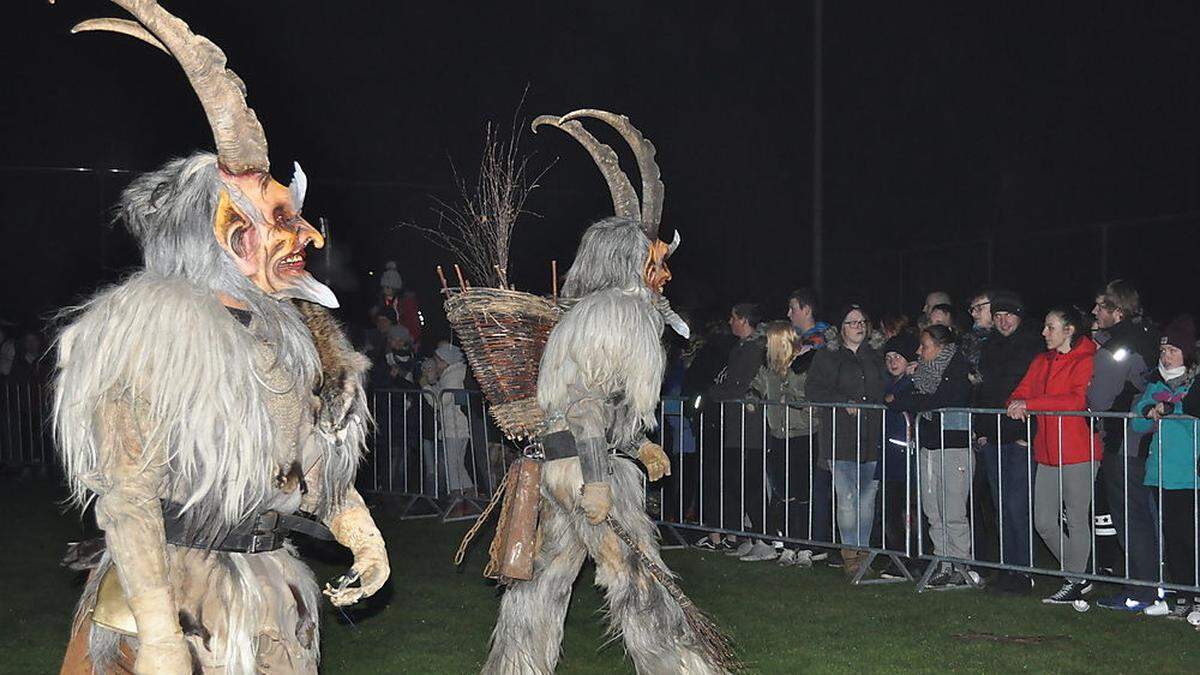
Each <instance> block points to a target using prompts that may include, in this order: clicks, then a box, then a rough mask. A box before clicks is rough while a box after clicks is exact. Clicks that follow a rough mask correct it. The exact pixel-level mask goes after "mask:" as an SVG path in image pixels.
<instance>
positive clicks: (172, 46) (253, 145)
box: [72, 0, 270, 174]
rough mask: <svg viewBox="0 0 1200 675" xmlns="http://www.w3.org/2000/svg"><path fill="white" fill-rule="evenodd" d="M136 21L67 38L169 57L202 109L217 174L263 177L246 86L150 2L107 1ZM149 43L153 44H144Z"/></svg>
mask: <svg viewBox="0 0 1200 675" xmlns="http://www.w3.org/2000/svg"><path fill="white" fill-rule="evenodd" d="M113 2H114V3H115V4H117V5H119V6H120V7H122V8H123V9H124V10H125V11H127V12H129V13H130V14H132V15H133V16H134V18H136V19H137V20H138V23H140V24H141V25H140V26H134V25H133V22H131V21H124V20H121V19H100V20H93V21H84V22H83V23H80V24H79V25H77V26H76V27H75V28H74V29H73V31H72V32H83V31H89V30H101V31H110V32H115V33H123V34H125V35H131V36H133V37H136V38H138V39H141V40H143V41H145V42H149V43H150V44H152V45H154V46H156V47H159V48H160V49H164V48H165V51H169V52H170V53H171V55H172V56H174V57H175V60H176V61H178V62H179V65H180V66H181V67H182V68H183V72H184V73H185V74H186V75H187V78H188V81H189V82H191V85H192V89H193V90H195V92H196V96H197V97H199V99H200V105H202V106H203V107H204V114H205V115H206V116H207V117H208V124H209V126H211V127H212V132H213V141H214V142H215V143H216V146H217V157H218V159H219V161H220V163H221V166H222V168H224V169H225V170H226V171H228V172H230V173H234V174H242V173H248V172H252V171H267V170H268V169H269V168H270V161H269V159H268V156H267V137H266V134H264V133H263V128H262V125H261V124H259V121H258V117H257V116H256V115H255V114H254V110H252V109H251V108H250V106H248V105H246V85H245V84H244V83H242V80H241V78H239V77H238V76H237V75H235V74H234V72H233V71H231V70H228V69H227V68H226V67H225V53H224V52H222V51H221V48H220V47H218V46H217V45H216V44H214V43H213V42H212V41H211V40H209V39H208V38H206V37H204V36H203V35H196V34H195V33H193V32H192V31H191V29H190V28H188V25H187V24H186V23H184V22H183V20H181V19H179V18H177V17H175V16H174V15H172V14H171V13H170V12H168V11H167V10H165V9H163V8H162V7H161V6H159V4H158V3H157V2H155V1H154V0H113ZM149 38H153V39H149Z"/></svg>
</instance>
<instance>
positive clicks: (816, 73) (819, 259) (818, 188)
mask: <svg viewBox="0 0 1200 675" xmlns="http://www.w3.org/2000/svg"><path fill="white" fill-rule="evenodd" d="M822 4H823V0H813V151H812V162H813V164H812V193H813V194H812V285H813V289H814V290H816V292H817V295H818V297H823V296H824V292H825V260H824V256H823V252H824V243H823V240H824V232H823V231H822V230H823V229H824V227H825V223H824V211H825V198H824V194H823V190H824V176H823V175H822V171H823V168H822V167H823V162H822V154H823V150H824V149H823V147H822V145H823V144H822V138H821V137H822V127H823V119H822V110H821V109H822V107H823V106H822V100H821V99H822V86H821V70H822V68H821V60H822V53H821V52H822V50H823V46H822V44H821V23H822V21H823V19H822Z"/></svg>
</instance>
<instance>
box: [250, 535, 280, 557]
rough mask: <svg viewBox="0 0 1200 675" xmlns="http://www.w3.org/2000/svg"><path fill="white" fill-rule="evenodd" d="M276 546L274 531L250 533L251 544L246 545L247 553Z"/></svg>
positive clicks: (271, 548)
mask: <svg viewBox="0 0 1200 675" xmlns="http://www.w3.org/2000/svg"><path fill="white" fill-rule="evenodd" d="M274 548H275V533H274V532H255V533H254V534H251V535H250V545H249V546H247V547H246V553H261V552H263V551H270V550H273V549H274Z"/></svg>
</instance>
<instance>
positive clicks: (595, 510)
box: [579, 483, 612, 525]
mask: <svg viewBox="0 0 1200 675" xmlns="http://www.w3.org/2000/svg"><path fill="white" fill-rule="evenodd" d="M579 506H580V508H582V509H583V514H584V515H585V516H587V520H588V522H589V523H591V524H592V525H599V524H600V523H601V522H603V521H604V519H605V518H606V517H608V511H609V509H611V508H612V488H611V487H609V485H608V483H584V485H583V498H582V499H580V500H579Z"/></svg>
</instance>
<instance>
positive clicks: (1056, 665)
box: [0, 479, 1200, 674]
mask: <svg viewBox="0 0 1200 675" xmlns="http://www.w3.org/2000/svg"><path fill="white" fill-rule="evenodd" d="M61 496H62V493H61V491H60V490H58V489H56V488H54V487H52V486H50V485H48V484H46V483H40V484H39V483H33V484H18V483H16V482H15V481H12V480H11V479H3V480H2V481H0V513H3V514H4V517H3V521H2V522H3V524H2V525H0V532H3V537H0V580H2V581H3V589H4V591H3V596H0V597H3V600H2V601H0V654H3V656H0V672H3V673H21V674H36V673H55V672H57V670H58V665H59V661H60V659H61V655H62V651H63V649H64V648H65V646H66V638H67V628H68V623H69V618H70V615H71V612H72V607H73V605H74V602H75V599H76V597H77V595H78V592H79V585H80V580H79V579H77V578H75V577H74V576H73V575H72V574H71V573H69V572H67V571H66V570H63V569H62V568H59V567H58V566H57V561H58V558H59V557H60V555H61V553H62V550H63V545H64V542H67V541H71V540H74V539H78V538H79V537H81V536H86V535H87V534H89V533H90V532H91V530H90V528H89V527H88V525H87V523H85V522H81V520H80V518H79V517H78V515H77V514H69V515H62V514H61V512H60V508H59V506H58V504H56V503H55V500H57V499H60V498H61ZM375 517H376V520H377V521H378V522H379V523H380V526H381V528H382V530H383V533H384V536H385V538H386V539H387V541H388V549H389V552H390V553H391V558H392V581H391V583H390V584H389V586H387V587H385V588H384V590H383V591H382V592H381V593H380V595H379V596H378V597H376V598H374V599H372V601H370V602H369V603H367V606H366V607H363V608H360V609H356V610H355V611H353V612H351V613H350V614H349V615H348V616H347V617H343V616H340V615H338V614H337V612H335V611H334V610H332V608H330V607H328V606H327V607H326V611H325V615H324V617H323V630H324V634H323V637H322V648H323V650H324V665H323V669H322V670H323V672H324V673H329V674H339V673H470V672H477V671H478V669H479V666H480V665H481V663H482V662H483V658H484V656H485V653H486V648H487V639H488V635H489V632H490V630H491V626H492V622H493V620H494V617H495V612H496V607H497V594H496V590H495V589H494V587H492V586H490V585H489V584H488V583H487V582H486V580H484V579H483V578H481V577H480V575H479V570H480V569H481V568H482V564H483V558H484V556H485V555H486V553H485V550H484V546H483V545H480V546H476V547H475V549H474V551H473V553H472V555H471V556H470V557H469V558H468V560H467V563H466V564H465V565H464V566H463V569H462V570H455V569H454V568H453V567H452V566H451V563H450V558H451V555H452V554H453V552H454V550H455V547H456V546H457V543H458V540H459V537H460V536H461V535H462V533H463V532H464V531H465V530H466V527H467V526H466V524H463V523H458V524H449V525H443V524H440V523H436V522H432V521H429V520H416V521H404V522H400V521H397V520H395V519H394V518H391V517H389V515H388V513H387V511H385V510H377V512H376V516H375ZM87 520H90V515H89V516H88V517H87ZM481 536H483V537H487V535H486V534H484V535H481ZM485 541H486V539H485ZM316 553H317V556H318V559H314V560H312V563H313V567H314V568H315V569H316V570H317V573H318V578H330V577H333V576H335V575H336V574H339V573H340V572H341V571H343V570H344V568H345V566H346V565H347V564H348V558H344V557H342V556H341V554H340V553H338V552H336V551H317V552H316ZM665 558H666V560H667V562H668V564H670V565H671V566H672V567H673V568H674V569H675V570H676V572H678V573H679V574H680V575H681V576H682V578H683V587H684V589H685V590H686V591H687V592H688V593H689V594H690V595H691V596H692V597H693V598H694V599H695V600H696V601H697V603H698V604H699V605H701V606H702V607H704V608H705V609H707V610H709V611H710V613H712V614H713V615H714V616H715V617H716V618H717V619H718V621H719V622H720V623H721V624H723V625H724V626H725V627H726V628H727V629H729V631H730V632H731V633H733V634H734V636H735V637H736V639H737V641H738V644H739V645H740V647H741V655H742V658H743V660H745V661H746V662H747V664H748V665H749V666H750V670H751V671H752V672H762V673H807V672H812V673H861V672H898V671H899V672H964V673H965V672H969V673H977V672H989V673H991V672H998V673H1008V672H1054V673H1067V672H1074V673H1085V672H1128V673H1135V672H1155V673H1157V672H1180V673H1182V672H1196V670H1197V663H1198V662H1200V633H1198V632H1196V631H1195V630H1194V629H1192V628H1191V627H1189V626H1187V625H1186V624H1185V623H1182V622H1175V621H1168V620H1165V619H1151V618H1147V617H1143V616H1128V615H1123V614H1122V615H1118V614H1115V613H1110V612H1106V611H1104V610H1101V609H1093V610H1092V611H1090V612H1088V613H1086V614H1080V613H1077V612H1075V611H1073V610H1072V609H1071V608H1070V607H1046V606H1043V605H1041V604H1040V603H1039V602H1038V601H1037V597H1036V596H1029V597H1023V598H1001V597H995V596H993V595H990V594H988V593H986V592H981V591H953V592H940V593H938V592H930V593H923V594H921V595H917V594H916V593H914V592H913V587H912V585H911V584H900V585H892V586H867V587H850V586H848V585H847V584H846V583H845V582H844V581H843V580H842V578H841V575H840V572H839V571H838V570H835V569H830V568H827V567H819V568H816V569H812V570H799V569H781V568H779V567H777V566H775V565H773V564H771V563H741V562H737V561H736V560H731V559H728V558H726V557H724V556H721V555H717V554H711V553H699V552H696V551H682V550H681V551H668V552H666V554H665ZM591 580H592V570H591V568H590V567H585V568H584V571H583V574H582V575H581V576H580V582H579V584H578V585H577V586H576V590H575V594H574V597H573V598H572V601H571V611H570V614H569V615H568V618H567V626H566V638H565V642H564V658H563V660H562V663H561V665H560V668H559V671H558V672H560V673H563V674H570V673H580V674H582V673H627V672H632V667H631V666H630V664H629V661H628V660H627V659H625V657H624V654H623V651H622V649H621V646H620V644H619V643H616V644H610V645H607V646H603V638H602V632H603V628H602V626H601V619H600V615H599V614H598V610H599V609H600V595H599V593H598V591H597V590H595V589H594V588H593V586H592V585H591ZM1054 587H1057V584H1056V583H1054V581H1053V580H1046V581H1045V582H1043V583H1039V590H1042V591H1047V592H1048V590H1050V589H1052V588H1054ZM351 622H352V623H351ZM996 636H1038V637H1042V638H1047V639H1045V640H1041V641H1024V642H1015V641H1006V640H997V639H996Z"/></svg>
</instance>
